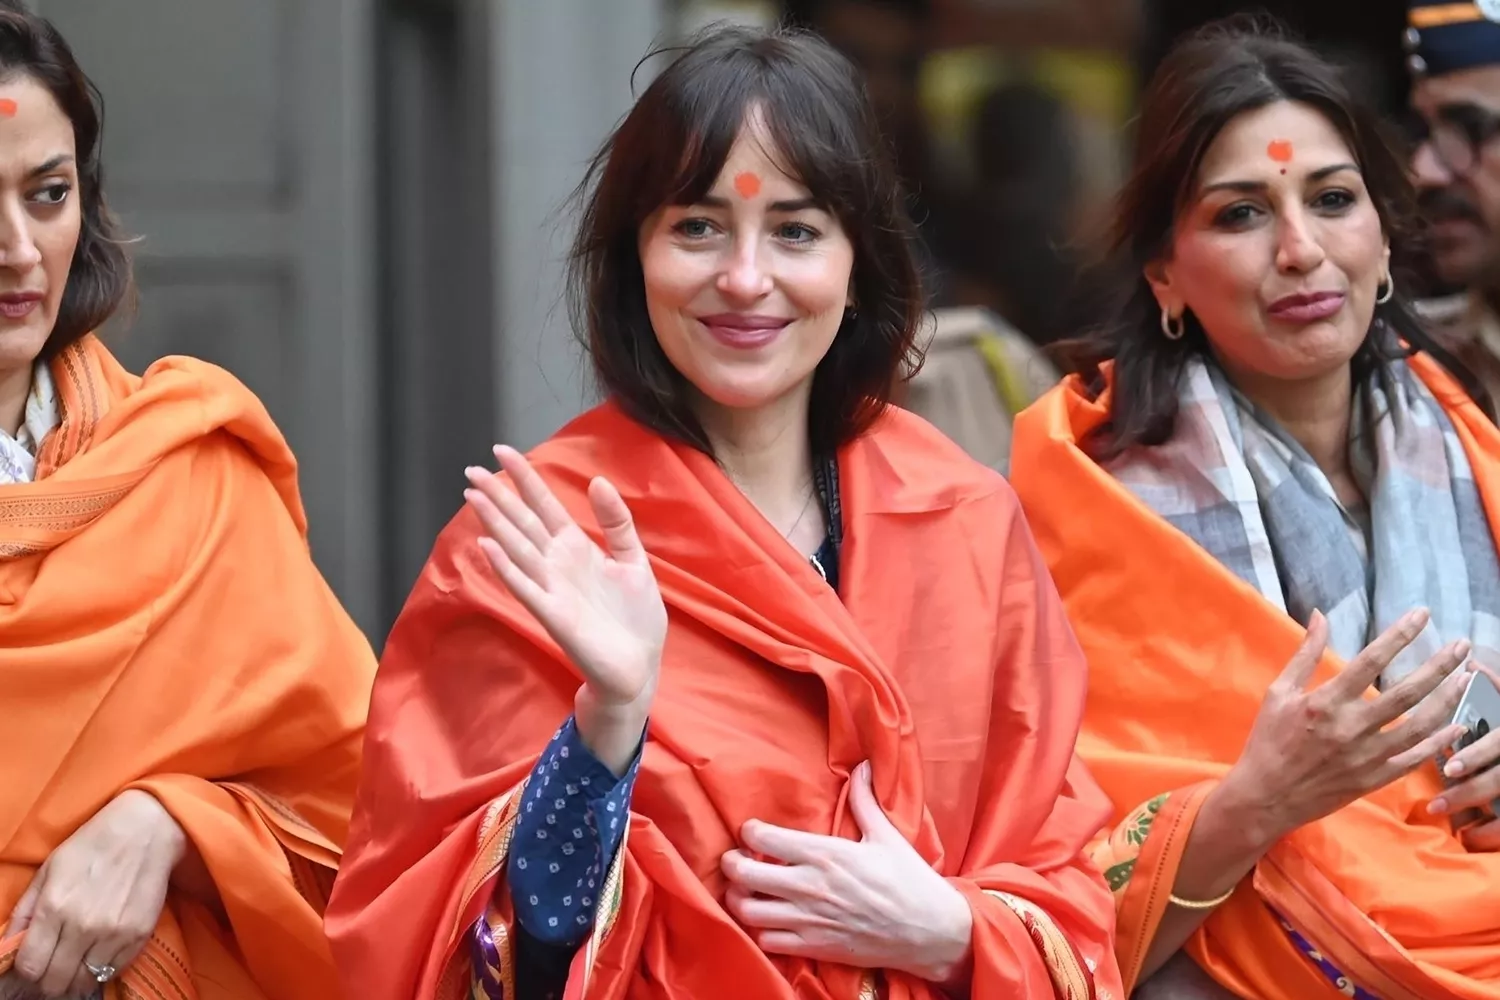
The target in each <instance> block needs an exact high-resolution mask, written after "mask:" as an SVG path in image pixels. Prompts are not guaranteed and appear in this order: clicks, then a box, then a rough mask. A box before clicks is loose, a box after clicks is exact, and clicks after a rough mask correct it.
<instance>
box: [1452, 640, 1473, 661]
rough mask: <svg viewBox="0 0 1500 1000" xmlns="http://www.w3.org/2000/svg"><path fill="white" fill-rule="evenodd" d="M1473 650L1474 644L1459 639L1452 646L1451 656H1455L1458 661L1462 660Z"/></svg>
mask: <svg viewBox="0 0 1500 1000" xmlns="http://www.w3.org/2000/svg"><path fill="white" fill-rule="evenodd" d="M1473 648H1474V644H1473V643H1472V642H1470V641H1469V640H1468V639H1460V640H1458V642H1457V643H1455V644H1454V646H1453V655H1454V656H1457V657H1458V658H1459V659H1463V658H1464V657H1465V656H1468V655H1469V650H1471V649H1473Z"/></svg>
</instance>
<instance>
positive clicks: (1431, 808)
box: [1427, 799, 1448, 816]
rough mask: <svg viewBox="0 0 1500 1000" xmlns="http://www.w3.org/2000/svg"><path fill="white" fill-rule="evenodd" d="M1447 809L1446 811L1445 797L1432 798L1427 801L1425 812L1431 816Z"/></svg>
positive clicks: (1446, 802) (1439, 814)
mask: <svg viewBox="0 0 1500 1000" xmlns="http://www.w3.org/2000/svg"><path fill="white" fill-rule="evenodd" d="M1447 811H1448V800H1447V799H1433V800H1432V801H1431V802H1429V803H1427V812H1428V814H1429V815H1432V816H1441V815H1442V814H1443V813H1445V812H1447Z"/></svg>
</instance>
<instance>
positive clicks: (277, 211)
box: [35, 0, 384, 641]
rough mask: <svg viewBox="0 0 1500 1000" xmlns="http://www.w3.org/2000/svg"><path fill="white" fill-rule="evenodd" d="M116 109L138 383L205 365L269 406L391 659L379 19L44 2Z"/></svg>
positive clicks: (326, 549) (335, 570) (283, 8)
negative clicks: (376, 66)
mask: <svg viewBox="0 0 1500 1000" xmlns="http://www.w3.org/2000/svg"><path fill="white" fill-rule="evenodd" d="M35 6H36V8H37V9H39V10H40V12H41V13H43V14H45V15H46V16H48V17H50V18H51V19H52V20H53V21H54V22H55V23H56V24H57V25H58V27H59V28H60V29H61V30H62V31H63V33H64V35H65V36H66V37H67V38H68V40H69V41H70V42H71V43H72V45H73V48H74V50H75V52H76V54H77V56H78V58H79V61H80V62H81V63H82V64H83V67H84V70H85V71H86V72H87V73H88V74H89V75H90V76H91V77H92V78H93V79H94V81H95V83H97V84H98V85H99V87H100V89H101V90H102V91H103V93H104V99H105V152H104V155H105V169H106V175H105V177H106V187H107V192H108V194H109V196H110V198H111V200H112V202H113V204H114V206H115V208H116V210H117V211H118V212H119V213H120V215H121V216H122V218H123V220H124V222H125V225H126V228H127V230H128V231H130V232H131V233H133V234H136V235H138V236H139V237H140V238H141V239H140V242H139V244H138V245H137V246H136V247H135V257H136V262H137V276H138V279H139V282H140V291H141V306H140V310H139V313H138V315H137V316H136V317H135V319H134V320H133V321H132V322H130V323H129V324H128V326H127V327H125V328H122V329H118V330H114V331H111V337H112V344H113V346H114V347H115V349H116V351H117V352H118V353H119V354H120V355H121V357H122V359H123V360H124V361H125V363H126V364H127V366H129V367H131V368H133V369H134V370H137V371H139V370H141V369H142V368H144V367H145V366H146V365H147V364H149V363H150V362H151V361H152V360H153V359H155V358H157V357H160V356H161V355H164V354H176V353H182V354H191V355H195V356H197V357H201V358H204V359H207V360H209V361H213V362H215V363H217V364H221V365H223V366H225V367H226V368H228V369H230V370H231V371H232V372H234V373H235V374H236V375H237V376H239V377H240V378H241V379H242V380H243V381H245V382H246V383H247V384H248V385H249V386H250V388H252V389H253V390H255V392H256V393H258V394H259V396H260V398H261V399H262V400H264V402H265V403H266V405H267V407H268V408H269V409H270V411H271V413H272V415H273V416H274V417H275V418H276V420H277V422H278V423H279V424H280V426H281V428H282V431H283V432H284V433H285V434H286V436H287V438H288V439H289V440H290V442H291V445H292V447H293V449H294V450H295V451H296V454H297V457H298V459H299V461H300V463H301V469H302V492H303V497H304V500H305V502H306V504H307V509H308V516H309V518H310V521H311V534H312V546H313V554H314V556H315V558H316V559H317V561H318V563H319V565H320V567H321V568H322V570H323V572H324V574H325V575H326V576H327V577H328V579H329V581H330V583H332V585H333V586H334V588H335V590H337V592H338V593H339V596H340V597H341V598H342V599H343V601H344V603H345V605H346V606H347V607H348V608H349V610H350V611H351V612H352V613H353V614H354V616H355V618H356V619H357V620H358V621H359V622H360V624H361V625H362V626H363V627H364V628H365V629H366V631H367V632H369V633H370V634H371V637H372V638H373V639H376V640H377V641H378V640H379V639H381V638H383V635H379V634H378V630H379V629H380V628H381V627H382V626H383V624H384V621H383V620H382V619H383V618H384V615H383V614H382V609H381V607H380V604H379V574H380V569H381V556H380V553H379V551H378V538H377V534H378V532H377V525H378V523H379V518H378V506H379V504H378V499H377V496H376V493H377V488H378V478H377V477H378V471H377V470H378V455H377V447H378V441H377V431H376V423H375V419H374V417H375V403H376V400H375V387H376V385H377V380H376V374H377V372H376V353H377V352H376V350H375V337H374V332H373V330H374V327H373V323H372V315H371V313H372V308H371V301H372V286H373V279H372V274H373V269H374V247H373V242H374V241H373V235H372V230H373V228H374V227H373V220H372V219H371V215H372V206H373V203H374V198H373V188H372V185H373V171H374V165H373V160H374V157H373V152H372V151H373V124H372V119H373V117H374V114H375V113H376V111H377V110H378V109H376V108H373V107H371V106H370V105H371V104H373V100H372V97H371V95H372V93H373V88H372V87H371V79H372V76H373V66H372V62H371V60H372V56H373V29H374V24H373V6H374V0H313V2H309V0H126V2H120V0H41V2H39V3H36V4H35Z"/></svg>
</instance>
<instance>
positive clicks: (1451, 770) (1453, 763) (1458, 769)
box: [1443, 757, 1464, 778]
mask: <svg viewBox="0 0 1500 1000" xmlns="http://www.w3.org/2000/svg"><path fill="white" fill-rule="evenodd" d="M1443 773H1444V774H1446V775H1447V776H1448V777H1450V778H1456V777H1458V776H1459V775H1460V774H1463V773H1464V762H1463V761H1461V760H1459V759H1458V758H1457V757H1455V758H1453V759H1452V760H1450V761H1449V762H1448V763H1447V764H1446V765H1445V766H1444V767H1443Z"/></svg>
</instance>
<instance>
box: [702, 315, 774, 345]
mask: <svg viewBox="0 0 1500 1000" xmlns="http://www.w3.org/2000/svg"><path fill="white" fill-rule="evenodd" d="M698 322H699V323H701V324H703V328H704V329H705V330H707V331H708V333H709V336H711V337H713V338H714V339H715V340H716V341H718V342H719V343H721V344H723V345H724V346H726V347H732V348H736V349H739V350H755V349H756V348H760V347H764V346H765V345H767V344H769V343H771V342H772V341H773V340H775V339H776V338H777V337H779V336H780V335H781V332H782V331H783V330H785V329H786V328H787V327H788V326H790V325H791V323H792V321H791V320H789V319H782V318H780V317H775V316H735V315H721V316H703V317H699V319H698Z"/></svg>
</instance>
